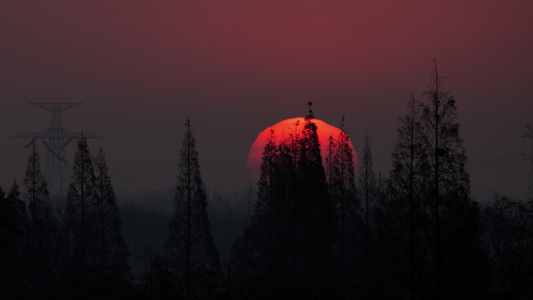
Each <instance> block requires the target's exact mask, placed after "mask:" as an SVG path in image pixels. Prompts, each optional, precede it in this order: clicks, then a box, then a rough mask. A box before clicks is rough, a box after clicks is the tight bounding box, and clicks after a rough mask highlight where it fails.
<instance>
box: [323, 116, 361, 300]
mask: <svg viewBox="0 0 533 300" xmlns="http://www.w3.org/2000/svg"><path fill="white" fill-rule="evenodd" d="M339 128H340V129H341V131H340V132H339V135H338V136H337V137H336V139H335V140H334V139H333V137H330V144H329V147H328V148H329V153H328V157H327V158H326V166H327V168H328V173H329V176H328V185H329V195H330V199H331V201H332V202H333V205H334V206H335V220H336V223H337V224H336V236H337V238H338V241H337V247H338V249H337V250H338V255H339V264H340V275H339V277H340V283H339V284H340V289H341V291H340V297H341V299H344V298H346V294H347V293H346V285H347V283H348V282H349V281H350V278H352V276H351V275H350V276H349V275H348V274H347V265H350V266H351V265H353V263H354V255H353V254H354V252H355V242H356V241H355V240H354V239H356V238H357V229H356V228H357V223H358V221H359V220H360V218H359V215H358V210H359V203H358V201H357V196H356V195H357V191H356V184H355V168H354V157H353V152H352V148H351V142H350V138H349V136H348V134H346V133H345V132H344V117H343V118H342V122H341V125H340V127H339Z"/></svg>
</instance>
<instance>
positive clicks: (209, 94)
mask: <svg viewBox="0 0 533 300" xmlns="http://www.w3.org/2000/svg"><path fill="white" fill-rule="evenodd" d="M531 15H533V4H531V2H529V1H512V2H509V1H470V2H468V3H465V2H464V1H446V2H443V1H440V2H436V1H401V2H398V1H381V2H375V1H289V2H287V1H265V2H261V3H259V2H258V1H252V2H251V1H238V0H236V1H195V2H193V3H191V2H188V1H157V2H148V1H59V0H52V1H45V2H43V1H4V2H2V4H0V34H1V36H2V42H1V43H0V65H1V66H2V67H1V68H0V101H1V103H2V109H1V110H0V123H1V126H0V145H1V146H0V149H1V150H0V155H1V156H0V167H1V169H2V172H1V173H0V176H1V177H0V185H2V186H5V187H8V186H10V184H11V182H12V180H13V177H15V178H16V179H17V180H18V181H19V182H20V181H21V180H22V178H23V174H24V167H25V163H26V160H27V157H28V155H29V150H24V151H20V148H21V147H22V146H23V145H24V144H25V143H26V141H22V140H15V139H11V136H12V135H13V134H14V133H16V132H19V131H31V132H33V131H36V132H38V131H45V130H46V129H47V128H48V126H49V118H50V116H49V113H48V112H46V111H44V110H42V109H40V108H38V107H34V106H31V105H30V104H29V103H30V102H83V103H84V104H83V105H81V106H79V107H76V108H73V109H72V110H69V111H67V112H65V113H64V114H63V125H64V127H65V129H66V130H68V131H76V132H78V131H80V130H84V131H88V132H95V133H98V134H99V135H100V136H101V137H102V139H100V140H90V141H89V143H90V146H91V149H94V153H95V151H96V149H98V147H102V148H103V149H104V151H105V153H106V156H107V159H108V163H109V167H110V170H111V175H112V177H113V182H114V184H115V186H116V189H117V192H118V194H119V198H120V195H131V194H135V193H139V192H140V191H146V190H170V189H172V187H173V185H174V184H175V178H176V164H177V161H178V150H179V148H180V146H181V140H182V136H183V131H184V126H183V123H184V121H185V119H186V117H190V118H191V122H192V124H193V130H194V135H195V137H196V139H197V143H198V144H197V149H198V151H199V155H200V165H201V168H202V173H203V174H202V175H203V177H204V182H205V183H206V186H207V188H208V191H209V192H214V191H217V192H220V193H233V192H240V191H243V190H245V189H246V188H247V187H249V186H250V185H255V183H253V182H251V181H250V180H249V176H248V174H247V171H246V158H247V155H248V151H249V150H250V147H251V145H252V143H253V141H254V140H255V138H256V137H257V134H258V133H259V132H260V131H262V130H263V129H264V128H267V127H268V126H270V125H272V124H275V123H277V122H279V121H281V120H284V119H288V118H293V117H300V116H304V115H305V114H306V112H307V107H306V103H307V101H313V103H314V105H313V110H314V112H315V115H316V116H317V118H319V119H321V120H324V121H325V122H327V123H329V124H332V125H338V124H339V122H340V120H341V118H342V115H345V116H346V122H345V128H346V132H347V133H348V134H349V135H350V137H351V140H352V143H353V144H354V147H355V150H356V151H357V152H359V150H360V147H362V140H363V138H364V135H365V132H366V133H368V135H369V137H370V141H371V143H372V151H373V154H374V165H375V168H376V171H377V172H380V173H382V174H384V175H386V174H388V172H389V170H390V153H391V150H392V144H393V143H394V141H395V139H396V127H397V125H398V117H399V116H401V115H403V114H404V112H405V109H406V105H407V102H408V101H409V99H410V98H409V97H410V92H411V91H412V92H413V93H414V94H415V96H416V97H417V98H418V99H419V100H421V97H422V94H423V92H424V90H425V88H426V86H427V84H428V82H429V74H430V72H431V69H432V60H433V59H437V62H438V64H439V70H440V73H441V74H442V75H445V76H447V78H448V80H447V81H446V82H445V89H447V90H450V91H451V92H452V93H453V95H454V96H455V98H456V100H457V106H458V108H459V111H458V114H459V122H460V124H461V129H460V130H461V136H462V137H463V138H464V140H465V146H466V149H467V156H468V158H469V160H470V164H469V166H468V168H469V171H470V175H471V181H472V188H473V189H472V190H473V193H474V195H475V197H476V200H479V201H485V200H486V199H488V198H489V197H490V195H491V194H492V193H493V192H494V191H499V192H501V193H504V194H507V195H509V196H512V197H515V198H520V199H523V198H525V195H526V192H527V183H528V176H529V173H528V172H529V159H530V154H531V142H532V141H531V139H521V136H522V135H524V134H525V133H527V129H526V126H525V125H526V124H533V120H532V119H531V112H532V111H533V101H532V99H533V91H532V89H531V88H530V87H531V83H532V79H533V78H532V76H531V70H532V69H533V59H532V57H531V53H533V40H532V39H531V28H533V21H532V19H531ZM41 148H44V147H41ZM17 150H18V151H17ZM73 150H74V147H72V145H71V147H70V148H69V152H68V153H67V156H68V157H69V159H72V157H73ZM41 151H42V152H43V159H44V157H45V156H44V153H45V152H44V149H41ZM522 154H523V155H522ZM169 201H170V199H169Z"/></svg>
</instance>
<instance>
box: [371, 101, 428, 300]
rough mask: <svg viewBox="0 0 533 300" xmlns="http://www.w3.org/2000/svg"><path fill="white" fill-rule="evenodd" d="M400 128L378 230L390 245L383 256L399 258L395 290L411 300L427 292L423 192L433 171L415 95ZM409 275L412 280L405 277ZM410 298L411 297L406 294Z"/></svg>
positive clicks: (393, 269)
mask: <svg viewBox="0 0 533 300" xmlns="http://www.w3.org/2000/svg"><path fill="white" fill-rule="evenodd" d="M399 122H400V124H399V127H398V130H397V134H398V138H397V141H396V143H395V144H394V147H393V152H392V170H391V172H390V177H389V180H388V182H387V187H386V188H387V197H385V198H383V199H382V200H381V201H380V203H379V205H378V210H379V212H378V213H377V216H378V220H377V223H378V224H379V226H378V229H377V230H378V233H379V235H380V238H381V239H382V240H384V241H385V242H386V243H387V244H389V245H391V244H392V245H394V246H393V247H389V249H394V250H391V251H387V250H388V249H385V248H383V251H384V253H383V256H386V257H389V258H390V260H391V261H392V260H393V261H395V264H389V265H388V268H389V271H390V274H391V276H393V279H392V280H395V281H398V282H401V283H402V285H399V286H398V287H397V288H396V291H395V293H396V294H399V295H409V298H410V299H419V298H420V295H421V294H422V295H424V293H423V292H420V291H418V289H419V287H422V286H426V285H427V283H425V282H421V281H423V280H424V278H425V276H424V277H421V276H420V273H421V272H422V270H423V269H424V268H425V267H426V266H425V264H424V260H423V259H421V258H420V256H422V257H423V255H424V253H426V252H427V251H426V250H427V249H422V248H424V246H423V245H427V244H428V241H427V237H426V236H427V235H425V234H421V230H420V229H421V228H423V227H427V226H428V223H427V222H428V220H427V217H424V214H422V211H423V207H421V201H422V199H423V197H422V195H423V193H424V192H425V185H424V182H425V181H426V180H427V178H428V177H429V175H430V174H428V172H429V171H428V170H429V161H428V157H427V154H426V151H425V148H424V146H425V136H424V134H423V131H422V125H421V107H420V105H419V104H417V102H416V101H415V98H414V96H413V95H411V101H409V104H408V107H407V112H406V114H405V115H404V116H403V117H401V118H400V120H399ZM404 278H409V280H407V281H406V280H404ZM406 298H407V296H406Z"/></svg>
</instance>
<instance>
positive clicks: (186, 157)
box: [166, 119, 221, 299]
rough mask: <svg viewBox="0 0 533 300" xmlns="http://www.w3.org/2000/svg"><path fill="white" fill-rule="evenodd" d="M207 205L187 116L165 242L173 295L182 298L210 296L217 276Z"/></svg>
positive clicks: (194, 143) (216, 258) (216, 254)
mask: <svg viewBox="0 0 533 300" xmlns="http://www.w3.org/2000/svg"><path fill="white" fill-rule="evenodd" d="M206 209H207V197H206V193H205V191H204V187H203V182H202V177H201V175H200V165H199V162H198V152H197V151H196V140H195V138H194V137H193V134H192V127H191V123H190V120H189V119H187V121H186V123H185V136H184V139H183V146H182V149H181V152H180V160H179V163H178V178H177V187H176V194H175V198H174V215H173V217H172V221H171V223H170V226H169V227H170V233H169V238H168V241H167V246H166V247H167V250H168V253H169V260H170V269H171V270H170V271H171V273H172V276H173V278H174V282H175V283H176V286H175V293H176V296H179V297H183V298H185V299H200V298H213V297H214V293H215V289H216V284H217V283H218V280H219V279H220V278H219V276H220V274H221V269H220V261H219V256H218V250H217V249H216V247H215V243H214V240H213V237H212V235H211V231H210V228H209V220H208V218H207V211H206Z"/></svg>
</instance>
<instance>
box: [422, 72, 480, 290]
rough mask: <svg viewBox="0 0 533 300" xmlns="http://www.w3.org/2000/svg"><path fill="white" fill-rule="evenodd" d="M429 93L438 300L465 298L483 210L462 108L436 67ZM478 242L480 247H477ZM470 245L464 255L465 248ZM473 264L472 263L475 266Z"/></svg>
mask: <svg viewBox="0 0 533 300" xmlns="http://www.w3.org/2000/svg"><path fill="white" fill-rule="evenodd" d="M434 65H435V67H434V70H433V74H432V79H431V83H430V86H429V88H428V91H427V92H426V95H427V96H428V98H429V103H428V104H426V105H424V106H423V111H422V119H421V123H422V127H423V131H424V136H425V144H424V149H425V151H426V155H427V157H428V158H429V170H431V176H428V181H426V182H427V185H426V186H427V187H428V190H427V193H426V194H425V195H424V196H425V201H426V202H425V203H424V204H423V205H424V206H425V207H427V208H428V210H430V211H431V213H429V216H430V224H431V228H432V233H431V236H432V241H431V246H430V251H431V255H432V256H433V258H434V268H435V269H434V270H435V273H434V278H435V280H434V282H433V283H431V285H432V286H434V295H433V296H434V297H436V298H441V297H442V298H448V297H451V296H452V295H454V296H455V297H457V296H458V295H462V296H464V295H466V294H468V292H469V291H470V290H471V288H472V287H473V286H474V285H473V284H472V283H470V284H468V286H466V282H468V281H469V280H472V278H470V277H472V273H471V272H472V271H473V270H476V271H477V270H478V268H467V267H466V266H467V265H468V264H472V263H474V261H475V260H473V259H471V260H467V261H465V259H466V257H467V256H469V255H472V254H473V252H476V251H478V250H479V247H480V244H479V239H480V237H479V234H480V232H479V228H478V227H479V211H478V210H479V209H478V207H477V203H474V202H473V201H472V200H471V199H470V179H469V175H468V172H466V170H465V165H466V162H467V158H466V154H465V149H464V147H463V140H462V139H461V138H460V136H459V123H458V122H457V107H456V106H455V99H454V98H453V97H452V96H450V94H449V92H445V91H443V89H442V87H441V81H442V77H440V75H439V73H438V70H437V64H436V62H435V63H434ZM472 243H476V245H472ZM467 244H469V246H470V247H468V248H467V249H469V250H471V251H472V252H470V251H465V250H464V249H463V248H464V247H465V246H466V245H467ZM471 266H472V265H471Z"/></svg>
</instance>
